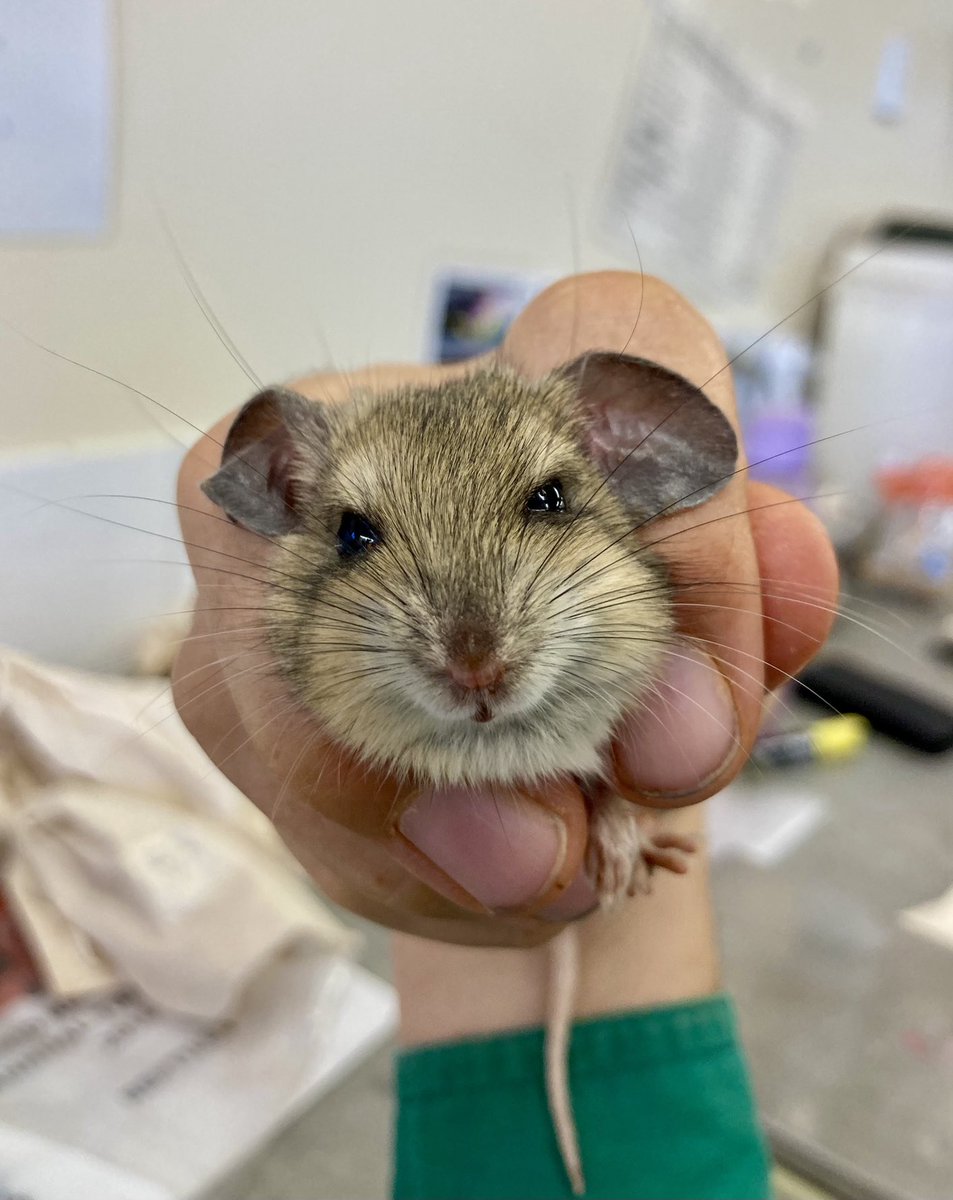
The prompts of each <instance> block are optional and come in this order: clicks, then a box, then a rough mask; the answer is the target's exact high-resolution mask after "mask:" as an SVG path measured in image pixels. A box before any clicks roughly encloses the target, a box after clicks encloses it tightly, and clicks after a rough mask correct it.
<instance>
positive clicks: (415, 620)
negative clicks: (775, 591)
mask: <svg viewBox="0 0 953 1200" xmlns="http://www.w3.org/2000/svg"><path fill="white" fill-rule="evenodd" d="M737 454H738V445H737V441H736V437H735V434H734V431H733V429H732V427H731V425H730V424H729V423H728V421H727V420H726V418H725V417H724V415H723V414H722V413H721V411H720V410H719V409H718V408H717V407H716V406H715V405H714V404H712V403H711V401H709V400H708V399H707V397H706V396H705V395H704V393H703V392H702V391H700V390H699V389H698V388H696V387H695V386H694V385H693V384H691V383H689V382H688V381H687V380H685V379H683V378H682V377H681V376H679V375H677V374H675V373H673V372H672V371H669V370H667V369H666V368H664V367H661V366H659V365H657V364H655V363H651V362H648V361H647V360H644V359H640V358H635V357H631V356H627V355H624V354H618V353H614V352H608V351H600V352H593V353H589V354H586V355H584V356H583V357H581V358H578V359H576V360H574V361H573V362H571V363H568V364H566V365H565V366H564V367H562V368H560V369H558V370H556V371H553V372H552V373H551V374H549V375H548V376H546V377H545V378H543V379H541V380H537V381H528V380H526V379H524V378H522V377H521V376H520V375H519V374H518V373H517V372H516V371H515V370H513V369H511V368H509V367H506V366H504V365H502V364H493V365H490V366H481V367H480V368H478V369H474V370H473V371H472V372H471V373H470V374H468V375H465V376H461V377H455V378H453V379H451V380H448V381H447V382H444V383H440V384H438V385H431V386H426V387H419V386H417V387H411V386H407V387H402V388H398V389H396V390H394V391H391V392H388V393H386V394H373V393H370V392H358V393H355V394H353V395H352V396H351V397H350V398H349V399H348V400H347V401H346V402H344V403H336V404H322V403H319V402H315V401H312V400H310V399H306V398H305V397H303V396H301V395H299V394H298V393H296V392H294V391H291V390H288V389H285V388H280V387H276V388H270V389H267V390H266V391H263V392H261V393H259V394H258V395H256V396H255V397H253V398H252V399H251V400H249V401H248V403H247V404H246V405H245V406H244V407H243V408H242V410H241V411H240V413H239V415H238V416H237V418H236V419H235V422H234V423H233V425H232V427H231V430H230V432H229V434H228V437H227V439H226V442H225V445H224V449H223V456H222V464H221V466H220V468H219V470H218V471H217V472H216V474H214V475H213V476H212V477H211V478H210V479H209V480H207V481H206V483H205V484H204V485H203V488H204V491H205V492H206V494H207V495H208V496H209V497H210V499H211V500H213V501H214V503H215V504H217V505H219V506H220V507H221V508H222V509H223V511H224V512H225V513H226V514H227V515H228V516H229V517H230V518H231V519H232V520H233V521H235V522H237V523H238V524H239V525H241V526H243V527H245V528H247V529H249V530H251V531H253V532H255V533H258V534H261V535H263V536H265V537H267V538H270V539H273V540H274V543H275V552H274V555H273V557H272V560H271V563H270V566H269V579H270V583H271V584H272V587H271V593H270V596H269V603H268V605H267V611H266V617H265V619H266V622H267V629H268V636H269V638H270V641H271V645H272V648H273V651H274V654H275V657H276V660H277V663H278V665H279V669H280V670H281V671H282V672H283V674H284V675H285V676H286V678H287V681H288V682H289V684H290V685H291V687H292V688H293V690H294V691H295V693H296V694H297V695H298V697H299V698H300V699H301V700H302V701H303V702H304V703H305V704H306V705H307V706H308V707H309V708H310V709H311V710H312V711H313V712H314V714H315V715H316V717H317V718H318V719H319V720H320V722H321V723H322V724H323V725H324V727H325V728H326V729H327V730H328V731H329V733H330V734H331V735H332V736H333V737H335V738H336V739H337V740H338V741H340V742H341V743H343V744H344V745H346V746H347V747H348V748H349V749H350V750H352V751H353V752H354V753H356V754H357V755H359V756H361V757H363V758H364V759H365V760H366V761H369V762H372V763H374V764H377V765H379V766H381V767H384V768H386V769H388V770H391V771H395V772H398V773H402V774H407V775H410V776H413V777H414V778H415V779H418V780H420V781H423V782H424V783H427V782H430V783H433V784H435V785H448V784H462V785H471V786H473V785H483V784H491V783H514V782H517V781H524V782H526V781H533V780H540V779H544V778H546V777H550V776H553V775H560V774H562V775H565V774H570V775H573V776H575V777H576V778H577V779H578V780H579V782H580V785H581V787H582V788H583V790H584V792H585V794H586V797H587V802H588V806H589V811H590V830H589V841H588V847H587V858H586V863H587V869H588V871H589V874H590V876H591V878H592V879H593V881H594V883H595V885H596V889H597V891H598V893H599V895H600V897H601V899H602V900H603V902H605V903H611V902H612V901H613V900H614V899H616V898H618V897H619V896H621V895H624V894H626V893H628V894H632V893H633V892H634V891H635V890H638V889H639V888H640V887H644V885H645V882H646V879H647V874H648V871H649V869H650V867H651V864H652V861H653V858H654V856H655V855H656V854H657V852H658V847H657V846H656V845H655V844H653V842H652V841H651V838H648V839H647V838H646V836H645V835H644V834H640V831H639V825H638V813H637V809H636V808H635V806H633V805H631V804H629V803H628V802H626V801H623V800H621V799H619V798H618V797H617V796H615V795H614V794H613V793H612V792H611V791H610V790H609V788H608V786H607V784H606V776H607V774H608V773H607V771H606V768H605V761H604V754H605V752H606V748H607V746H608V745H609V742H610V740H611V734H612V731H613V728H614V727H615V725H616V724H617V722H618V721H619V720H620V718H621V717H622V716H623V714H624V713H626V712H629V711H632V710H633V709H634V708H636V707H638V706H639V705H643V704H647V703H650V702H651V693H652V686H653V682H654V681H655V679H656V678H657V674H658V670H659V666H660V662H661V659H662V655H663V653H664V651H665V649H666V647H667V646H669V645H671V643H672V640H673V637H674V636H675V618H674V590H673V586H672V583H671V581H670V579H669V576H668V574H667V571H666V568H665V566H664V564H663V563H662V561H661V560H660V559H659V558H658V557H657V556H656V555H655V554H654V553H653V551H652V550H651V548H649V546H648V545H647V543H648V542H649V541H650V538H649V537H647V536H644V531H645V527H646V526H647V524H648V522H650V521H651V520H652V519H653V518H654V517H656V516H659V515H662V514H665V515H668V514H671V513H674V512H677V511H680V510H682V509H685V508H690V507H693V506H695V505H697V504H700V503H702V502H703V501H705V500H707V499H708V498H710V497H711V496H712V495H714V494H715V493H716V492H717V491H718V490H719V489H720V488H721V487H722V486H723V485H724V484H725V483H726V482H727V481H728V479H729V478H730V477H731V475H732V474H733V472H734V470H735V466H736V460H737ZM563 936H564V935H561V938H562V937H563ZM557 940H559V939H557ZM572 951H573V946H572V942H571V939H568V940H565V941H562V942H561V945H560V948H558V949H557V950H555V951H554V955H555V957H554V963H555V964H556V965H557V967H558V970H559V972H561V978H562V981H563V983H562V985H561V986H557V987H556V989H555V994H554V1011H553V1015H552V1017H551V1021H550V1027H549V1034H550V1047H551V1052H550V1054H549V1068H548V1079H549V1085H550V1103H551V1107H552V1108H553V1112H554V1119H555V1122H556V1126H557V1133H558V1136H559V1140H560V1147H561V1150H562V1153H563V1156H564V1160H565V1161H566V1163H567V1169H568V1170H569V1173H570V1177H571V1179H572V1182H573V1186H574V1187H575V1188H576V1190H581V1187H582V1176H581V1167H580V1165H579V1161H578V1147H576V1145H575V1135H574V1130H573V1128H572V1121H571V1111H570V1109H569V1104H568V1092H567V1089H566V1083H565V1041H566V1037H567V1034H568V1028H569V1022H570V1020H571V1006H570V1011H567V1005H566V997H567V995H569V998H570V1000H571V990H572V982H571V980H572V971H573V964H572ZM560 964H561V965H560ZM567 981H568V982H567ZM557 982H558V980H557Z"/></svg>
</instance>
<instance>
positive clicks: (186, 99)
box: [0, 0, 953, 448]
mask: <svg viewBox="0 0 953 1200" xmlns="http://www.w3.org/2000/svg"><path fill="white" fill-rule="evenodd" d="M697 7H700V8H701V9H703V10H704V11H705V12H706V13H707V15H708V16H709V18H710V19H711V20H712V22H713V23H714V24H715V26H716V27H717V28H719V29H720V30H722V31H723V33H724V34H725V35H726V36H727V37H729V38H730V39H731V40H732V41H733V42H735V43H736V44H737V45H738V46H739V47H740V48H741V50H742V51H743V52H744V53H745V54H746V55H747V56H748V57H749V58H750V59H751V60H752V61H754V62H758V63H762V64H763V65H765V66H767V67H768V68H769V69H771V70H772V71H774V72H775V73H776V75H777V76H778V78H779V81H780V82H781V83H782V84H783V85H785V86H786V87H787V88H788V89H789V90H791V91H793V92H795V93H800V94H803V95H805V96H806V97H807V98H808V99H809V100H810V101H811V103H812V105H813V109H814V114H815V115H814V120H813V122H812V124H811V125H810V126H809V127H808V129H807V131H806V135H805V139H804V142H803V147H802V151H801V154H800V156H799V159H798V163H797V167H796V171H795V178H794V180H793V185H792V191H791V195H790V199H789V202H788V204H787V206H786V208H785V210H784V212H783V213H782V217H781V235H780V241H781V252H780V253H779V255H778V257H777V262H776V264H775V265H773V266H772V268H771V269H770V271H769V272H768V277H767V281H766V286H765V289H764V293H763V295H762V296H760V297H759V298H758V300H759V302H758V305H757V313H756V316H755V317H753V319H755V320H768V319H769V318H771V317H773V316H780V315H783V313H784V312H785V311H787V310H788V309H790V308H793V307H794V306H795V305H796V304H797V303H798V302H799V301H800V300H801V299H802V298H803V297H804V296H805V295H806V293H807V292H808V290H809V289H810V284H811V281H812V276H813V272H814V270H815V268H816V265H817V261H818V258H819V255H820V252H821V250H822V248H823V246H824V244H825V242H826V240H827V238H828V236H829V234H830V233H831V231H832V230H833V228H834V227H835V226H836V225H837V224H838V223H839V222H841V221H842V220H844V219H846V218H849V217H853V216H856V215H857V214H862V215H869V214H871V213H874V212H876V211H877V210H879V209H880V208H881V207H883V206H885V205H886V204H888V203H897V204H900V203H904V204H907V203H909V204H917V205H925V206H929V207H938V206H941V205H943V204H944V203H945V204H946V205H947V206H949V203H950V198H951V197H953V90H951V74H953V32H951V30H953V5H950V4H949V3H948V2H944V0H910V2H908V3H906V4H904V5H900V4H898V3H896V2H893V3H888V2H887V0H823V2H822V0H814V2H811V0H801V2H797V0H789V2H784V0H774V2H772V0H710V2H708V3H701V2H699V4H698V5H697ZM119 10H120V14H121V20H120V22H119V29H118V32H117V39H118V57H119V68H120V76H121V78H120V87H119V92H120V98H121V106H120V120H119V153H118V165H119V179H118V191H117V206H116V212H115V219H114V222H113V227H112V229H111V231H110V234H109V235H108V236H107V237H105V238H104V239H102V240H101V241H100V242H98V243H96V244H94V245H70V244H59V245H35V244H21V245H11V244H10V243H2V242H0V316H5V317H7V318H9V319H11V320H13V321H15V322H16V323H17V324H18V325H19V326H21V327H22V328H24V329H26V330H28V331H29V332H30V333H31V334H32V335H33V336H35V337H37V338H39V339H41V340H43V341H45V342H46V343H48V344H50V345H52V346H54V347H55V348H56V349H58V350H60V351H62V352H63V353H66V354H69V355H71V356H73V357H77V358H81V359H83V360H84V361H86V362H88V363H91V364H95V365H96V366H98V367H100V368H101V369H102V370H105V371H108V372H110V373H111V374H115V375H118V376H121V377H122V378H124V379H128V380H129V381H130V382H133V383H135V384H136V385H137V386H138V387H140V388H142V389H143V390H144V391H147V392H150V393H151V394H153V395H154V396H155V397H156V398H157V399H159V400H161V401H162V402H163V403H165V404H168V405H170V406H172V407H174V408H176V409H177V410H178V411H180V412H182V413H184V414H185V415H187V416H188V418H189V419H190V420H192V421H194V422H196V423H197V424H199V425H201V424H203V423H206V422H209V421H211V420H212V419H213V418H215V417H216V416H217V415H219V414H220V413H221V412H222V411H223V410H225V409H226V408H227V407H230V406H232V405H233V404H234V403H236V402H237V401H238V400H240V399H242V398H243V397H244V396H245V395H246V394H247V393H248V392H249V391H250V388H251V385H250V384H249V383H248V381H247V380H246V379H245V378H244V376H243V375H242V374H241V373H240V372H239V371H238V369H237V368H236V367H235V366H234V364H232V363H231V361H230V360H229V358H228V357H227V355H226V354H225V352H224V351H223V350H222V348H221V347H220V346H219V344H218V342H217V341H216V339H215V336H214V334H213V333H212V332H211V330H210V329H209V328H208V326H207V325H206V324H205V322H204V320H203V318H202V316H201V314H200V313H199V311H198V309H197V308H196V307H195V305H194V303H193V301H192V300H191V298H190V296H189V293H188V290H187V289H186V286H185V284H184V282H183V281H182V279H181V276H180V274H179V272H178V268H177V267H176V265H175V260H174V258H173V256H172V253H171V251H170V249H169V247H168V245H167V243H166V242H165V240H164V237H163V234H162V232H161V229H160V226H159V223H158V221H157V218H156V214H155V208H154V201H155V199H158V200H160V201H161V203H162V205H163V207H164V208H165V210H166V211H167V213H168V216H169V219H170V221H171V223H172V225H173V227H174V228H175V230H176V232H177V236H178V238H179V240H180V242H181V244H182V246H183V248H184V250H185V253H186V255H187V257H188V260H189V262H190V263H191V265H192V267H193V269H194V271H195V273H196V274H197V276H198V277H199V279H200V281H201V283H202V286H203V289H204V290H205V291H206V294H207V295H208V298H209V300H210V301H211V303H212V305H213V306H214V308H215V309H216V311H217V313H218V314H219V316H220V318H221V319H222V321H223V323H224V324H225V326H226V327H227V328H228V330H229V331H230V333H231V334H232V336H233V337H234V339H235V341H236V343H237V344H238V345H239V346H240V347H241V348H242V350H243V352H244V353H245V355H246V356H247V357H248V359H249V360H250V361H251V362H252V364H253V365H254V367H255V369H256V371H257V372H258V373H259V374H260V375H261V376H262V377H263V378H269V377H286V376H287V375H289V374H290V373H292V372H294V371H296V370H298V369H301V368H306V367H312V366H315V365H319V364H320V363H321V362H322V361H325V359H326V354H325V351H324V349H323V342H322V338H326V339H327V343H328V344H329V345H330V347H331V350H332V351H333V355H334V359H335V361H336V362H337V363H338V364H340V365H342V366H352V365H355V364H360V363H362V362H366V361H368V360H373V359H387V358H404V359H406V358H417V357H419V355H420V353H421V350H422V346H423V333H424V322H425V317H426V302H427V298H428V284H429V280H430V276H431V273H432V272H433V270H434V269H435V268H436V267H438V266H439V265H441V264H445V263H447V262H448V261H458V262H459V261H464V262H470V263H474V264H480V263H485V264H489V265H499V264H502V265H512V266H520V267H526V268H532V269H554V270H557V271H566V272H569V271H571V270H572V269H573V267H574V249H573V235H572V232H571V230H572V225H573V220H572V217H571V212H572V210H573V209H575V210H576V211H577V212H578V213H579V222H578V223H579V225H580V226H581V236H580V238H579V242H580V247H579V251H578V258H579V265H581V266H583V267H587V268H588V267H594V266H600V265H606V264H615V265H628V266H632V265H634V264H633V262H632V261H631V260H629V261H623V260H621V259H619V258H618V257H615V256H614V255H613V254H612V253H611V252H610V251H608V250H607V249H606V248H605V247H604V246H602V245H600V244H599V243H598V242H597V241H596V240H594V237H593V231H594V228H595V222H594V221H593V219H592V217H593V213H594V210H595V208H596V205H597V200H598V197H599V195H600V188H601V187H602V185H603V182H604V179H605V174H606V168H607V165H608V160H609V155H610V153H611V147H612V145H613V141H614V139H615V137H616V135H617V131H618V121H619V116H620V113H621V111H622V105H623V103H624V100H625V96H626V93H627V90H628V89H630V88H631V86H632V82H633V79H634V71H635V70H637V65H638V54H639V50H640V48H641V43H642V38H643V34H644V32H645V29H646V26H647V21H648V15H649V7H648V5H647V4H645V3H639V2H638V0H549V2H548V3H543V2H542V0H481V2H480V3H478V4H477V3H473V2H472V0H400V2H397V0H334V2H330V0H200V2H196V0H162V2H161V3H158V2H156V0H124V2H123V3H121V5H120V6H119ZM897 31H899V32H907V33H909V34H910V35H911V37H912V38H913V39H914V64H913V65H914V73H913V84H914V87H913V95H912V101H911V113H910V116H909V118H908V120H907V121H905V122H904V123H902V124H900V125H898V126H894V127H879V126H875V125H874V124H873V122H872V121H871V120H870V118H869V115H868V114H869V99H870V94H871V92H872V88H873V80H874V74H875V69H876V62H877V56H878V52H879V47H880V43H881V41H882V39H883V37H884V36H885V35H886V34H887V33H891V32H897ZM640 244H641V249H642V253H643V257H644V258H645V260H646V267H647V269H651V265H652V262H651V245H646V244H644V243H640ZM319 331H321V332H319ZM0 372H2V375H3V378H4V379H5V380H6V381H7V382H6V385H5V387H4V389H3V392H2V393H0V446H4V447H7V448H14V447H19V446H23V445H25V444H27V443H36V442H49V441H73V440H76V439H82V438H86V437H105V436H111V435H114V434H136V433H142V434H148V433H149V432H150V431H151V430H153V429H154V425H153V423H152V421H151V420H150V418H148V417H147V416H146V415H145V412H144V409H146V408H147V407H148V406H147V405H146V404H145V403H144V402H139V401H136V400H134V399H133V398H131V397H130V396H128V395H127V394H124V393H123V392H122V391H121V390H120V389H118V388H115V387H114V386H112V385H110V384H107V383H105V382H103V381H101V380H95V379H93V378H91V377H89V376H87V375H84V374H83V373H82V372H80V371H78V370H77V369H75V368H73V367H70V366H67V365H65V364H63V363H59V362H56V361H54V360H51V359H49V358H48V357H47V356H44V355H43V354H42V353H41V352H39V351H37V350H36V349H34V348H32V347H29V346H26V345H23V344H21V343H20V342H18V341H17V339H16V338H15V336H14V335H11V334H7V333H3V332H0ZM157 415H158V416H159V417H162V414H161V413H159V414H157ZM162 419H163V421H164V422H165V423H167V424H168V425H169V426H170V427H172V426H174V425H175V423H174V422H171V421H170V420H168V419H167V418H162ZM177 431H178V433H179V434H180V436H181V437H182V438H183V440H185V441H188V440H189V438H190V437H191V436H192V435H191V431H190V430H189V429H188V428H187V427H185V426H177Z"/></svg>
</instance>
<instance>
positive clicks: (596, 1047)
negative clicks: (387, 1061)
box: [394, 996, 770, 1200]
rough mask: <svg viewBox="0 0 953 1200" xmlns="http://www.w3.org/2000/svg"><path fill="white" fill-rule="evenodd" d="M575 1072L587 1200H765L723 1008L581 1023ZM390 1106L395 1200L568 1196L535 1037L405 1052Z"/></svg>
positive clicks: (739, 1063) (760, 1161)
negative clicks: (395, 1101) (393, 1130)
mask: <svg viewBox="0 0 953 1200" xmlns="http://www.w3.org/2000/svg"><path fill="white" fill-rule="evenodd" d="M569 1070H570V1080H571V1089H572V1100H573V1108H574V1110H575V1114H576V1123H577V1127H578V1130H579V1140H580V1146H581V1150H582V1158H583V1167H584V1170H585V1174H586V1183H587V1191H586V1195H587V1196H589V1197H593V1198H595V1197H606V1198H608V1197H612V1198H614V1200H619V1198H620V1197H635V1198H638V1200H767V1197H768V1196H769V1194H770V1188H769V1184H768V1156H767V1153H766V1150H765V1144H764V1139H763V1137H762V1134H761V1132H760V1130H759V1128H758V1123H757V1118H756V1113H755V1106H754V1102H753V1098H752V1094H751V1088H750V1083H749V1080H748V1074H747V1070H746V1068H745V1064H744V1059H743V1055H742V1052H741V1048H740V1044H739V1040H738V1032H737V1025H736V1021H735V1015H734V1009H733V1006H732V1004H731V1002H730V1001H729V1000H728V999H727V998H726V997H724V996H717V997H712V998H710V999H705V1000H700V1001H693V1002H690V1003H686V1004H678V1005H672V1006H670V1007H666V1008H657V1009H651V1010H646V1011H644V1012H632V1013H622V1014H618V1015H613V1016H608V1017H602V1018H599V1019H597V1020H591V1021H582V1022H579V1023H577V1024H576V1025H574V1027H573V1032H572V1047H571V1051H570V1063H569ZM397 1092H398V1116H397V1137H396V1168H395V1178H394V1196H395V1197H396V1200H471V1198H472V1200H496V1198H500V1200H503V1198H509V1197H513V1198H514V1200H515V1198H517V1197H519V1198H521V1200H550V1198H552V1200H556V1198H557V1197H569V1196H571V1195H572V1193H571V1190H570V1187H569V1183H568V1180H567V1179H566V1177H565V1173H564V1171H563V1167H562V1162H561V1160H560V1157H559V1153H558V1149H557V1146H556V1141H555V1137H554V1135H553V1130H552V1125H551V1122H550V1119H549V1113H548V1110H547V1107H546V1096H545V1083H544V1075H543V1031H542V1030H541V1029H532V1030H525V1031H519V1032H514V1033H509V1034H505V1035H501V1036H497V1037H490V1038H480V1039H473V1040H471V1041H466V1042H453V1043H447V1044H441V1045H436V1046H429V1047H424V1048H421V1049H417V1050H413V1051H409V1052H405V1053H403V1054H401V1055H400V1056H399V1058H398V1061H397Z"/></svg>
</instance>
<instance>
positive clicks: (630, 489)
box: [559, 351, 738, 518]
mask: <svg viewBox="0 0 953 1200" xmlns="http://www.w3.org/2000/svg"><path fill="white" fill-rule="evenodd" d="M559 375H560V376H561V377H562V378H564V379H569V380H570V381H571V382H572V383H573V384H574V385H575V387H576V389H577V393H578V399H579V403H580V405H581V407H582V410H583V417H584V430H585V436H586V438H587V440H588V445H589V451H590V453H591V455H592V457H593V458H594V459H595V461H596V463H597V465H598V466H599V468H600V469H601V470H602V471H604V472H605V474H606V476H607V477H608V478H609V480H610V482H611V485H612V487H613V489H614V490H615V491H616V492H617V493H618V495H619V496H620V497H621V499H622V501H623V502H624V503H625V505H626V506H627V507H628V508H630V509H631V510H633V511H634V512H637V513H640V514H643V515H644V516H645V517H647V518H648V517H653V516H658V515H661V514H663V513H664V514H665V515H668V514H669V513H673V512H679V511H681V510H682V509H685V508H693V507H694V506H695V505H696V504H701V503H702V502H703V501H705V500H708V499H709V498H710V497H711V496H714V495H715V493H716V492H719V491H720V490H721V489H722V488H723V487H724V485H725V484H726V483H727V482H728V480H729V478H730V477H731V476H732V474H733V473H734V471H735V466H736V464H737V461H738V439H737V438H736V436H735V431H734V430H733V429H732V427H731V425H730V424H729V423H728V420H727V419H726V418H725V416H724V414H723V413H722V411H721V409H720V408H718V407H717V406H716V405H714V404H712V402H711V401H710V400H709V399H708V397H707V396H706V395H705V394H704V392H702V391H701V390H700V389H699V388H697V387H695V385H694V384H692V383H689V382H688V380H687V379H683V378H682V376H681V375H677V374H676V373H675V372H674V371H669V370H668V369H667V368H665V367H660V366H659V365H658V364H657V363H653V362H649V361H648V360H647V359H644V358H633V357H631V356H629V355H627V354H613V353H610V352H608V351H597V352H593V353H591V354H586V355H583V357H581V358H577V359H576V360H575V361H574V362H572V363H569V365H568V366H566V367H564V368H563V369H562V370H561V371H560V372H559Z"/></svg>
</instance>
